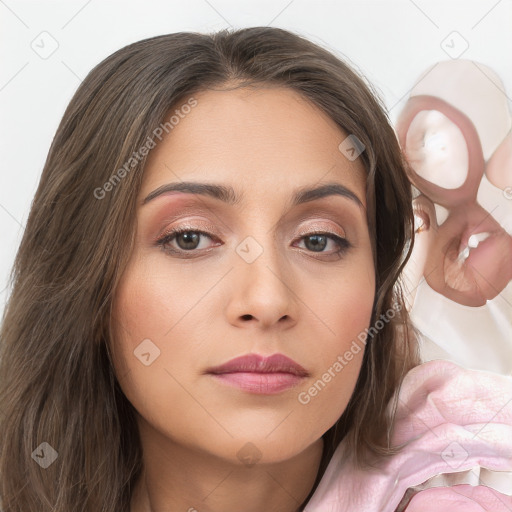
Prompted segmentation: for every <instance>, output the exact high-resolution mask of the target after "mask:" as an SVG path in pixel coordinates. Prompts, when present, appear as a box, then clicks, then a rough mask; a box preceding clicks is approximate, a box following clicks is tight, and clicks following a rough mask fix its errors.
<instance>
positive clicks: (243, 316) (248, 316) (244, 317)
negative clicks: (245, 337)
mask: <svg viewBox="0 0 512 512" xmlns="http://www.w3.org/2000/svg"><path fill="white" fill-rule="evenodd" d="M242 318H243V319H244V320H251V319H252V315H242Z"/></svg>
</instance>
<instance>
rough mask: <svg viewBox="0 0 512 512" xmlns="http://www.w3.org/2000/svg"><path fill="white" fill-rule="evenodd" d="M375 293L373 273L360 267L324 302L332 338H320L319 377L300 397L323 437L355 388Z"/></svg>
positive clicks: (335, 288)
mask: <svg viewBox="0 0 512 512" xmlns="http://www.w3.org/2000/svg"><path fill="white" fill-rule="evenodd" d="M356 270H357V272H356ZM374 293H375V290H374V274H373V270H372V269H368V267H366V268H365V267H364V266H360V267H359V268H357V269H354V272H352V273H347V275H346V278H345V279H343V280H342V282H341V283H340V282H336V285H335V286H334V285H333V288H332V289H331V290H329V293H328V294H327V295H328V296H329V297H330V300H325V299H321V301H320V303H321V304H322V307H323V311H324V314H323V315H322V320H323V321H324V323H325V324H326V325H327V326H328V327H329V329H328V332H329V333H330V335H329V334H327V335H324V336H322V337H321V338H319V342H318V345H317V351H318V354H319V357H318V364H317V365H316V367H315V375H314V377H315V378H314V379H312V380H311V381H310V382H309V383H308V387H304V388H302V389H301V392H300V394H299V396H298V401H299V403H300V404H302V405H303V406H304V407H306V408H309V409H310V411H309V415H310V417H314V418H315V419H316V420H317V422H318V423H317V425H316V427H315V430H316V433H317V435H322V434H323V433H324V432H325V431H326V430H328V429H329V428H330V427H331V426H332V425H333V424H334V423H335V422H336V421H337V420H338V418H339V417H340V416H341V415H342V413H343V411H344V410H345V408H346V406H347V404H348V402H349V400H350V397H351V395H352V392H353V390H354V388H355V385H356V382H357V378H358V376H359V372H360V370H361V364H362V360H363V355H364V349H365V336H366V332H367V330H368V329H369V327H370V325H369V324H370V321H371V314H372V308H373V299H374ZM324 332H325V329H324Z"/></svg>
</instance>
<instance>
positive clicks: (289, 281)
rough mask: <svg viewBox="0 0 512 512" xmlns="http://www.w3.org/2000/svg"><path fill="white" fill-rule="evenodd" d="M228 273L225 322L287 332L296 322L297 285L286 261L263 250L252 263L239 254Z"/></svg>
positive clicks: (266, 248)
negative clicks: (295, 288) (228, 293)
mask: <svg viewBox="0 0 512 512" xmlns="http://www.w3.org/2000/svg"><path fill="white" fill-rule="evenodd" d="M234 256H235V269H234V271H233V272H231V275H232V281H231V285H232V287H231V289H230V299H229V302H228V306H227V308H226V315H227V318H228V321H229V322H230V323H231V324H232V325H235V326H238V327H249V326H252V325H254V326H258V327H259V328H263V329H271V328H273V327H277V326H279V328H280V329H288V328H290V327H291V326H293V325H295V323H296V322H297V310H298V303H299V302H300V301H299V298H298V296H297V294H296V292H295V291H294V287H296V284H297V283H296V281H295V280H294V279H293V275H292V268H291V266H290V264H289V262H287V261H286V258H285V257H284V256H282V255H280V254H278V251H277V250H276V249H275V248H272V249H271V248H268V246H267V247H265V248H264V249H263V252H262V253H261V254H260V255H259V256H258V257H257V258H256V259H255V260H254V261H252V262H249V261H250V260H245V259H244V258H243V257H241V256H239V255H238V254H236V255H234Z"/></svg>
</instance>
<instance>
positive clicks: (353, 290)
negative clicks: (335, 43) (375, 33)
mask: <svg viewBox="0 0 512 512" xmlns="http://www.w3.org/2000/svg"><path fill="white" fill-rule="evenodd" d="M413 229H414V223H413V215H412V206H411V190H410V185H409V182H408V180H407V177H406V173H405V170H404V161H403V158H402V154H401V152H400V148H399V146H398V141H397V138H396V136H395V133H394V131H393V129H392V127H391V126H390V125H389V123H388V120H387V117H386V115H385V113H384V112H383V109H382V106H381V105H380V103H379V102H378V101H377V100H376V99H375V97H374V95H373V94H372V92H371V90H370V88H369V86H368V85H367V84H365V82H364V81H363V80H362V79H361V78H359V77H358V76H357V75H356V74H355V73H354V72H353V71H352V70H351V69H350V68H349V67H348V66H347V65H346V64H344V63H343V62H341V61H340V60H339V59H338V58H337V57H335V56H334V55H332V54H331V53H329V52H328V51H326V50H324V49H322V48H320V47H318V46H316V45H314V44H313V43H311V42H309V41H307V40H305V39H303V38H301V37H299V36H297V35H294V34H292V33H290V32H287V31H285V30H281V29H274V28H267V27H261V28H249V29H243V30H239V31H233V32H228V31H223V32H219V33H216V34H211V35H203V34H196V33H176V34H170V35H165V36H159V37H154V38H151V39H147V40H144V41H140V42H137V43H135V44H132V45H130V46H127V47H125V48H123V49H121V50H119V51H118V52H116V53H115V54H113V55H112V56H110V57H108V58H107V59H105V60H104V61H103V62H102V63H100V64H99V65H98V66H97V67H96V68H94V69H93V70H92V71H91V73H90V74H89V75H88V76H87V77H86V79H85V80H84V81H83V83H82V84H81V86H80V88H79V89H78V91H77V93H76V94H75V96H74V97H73V99H72V100H71V103H70V105H69V107H68V109H67V110H66V112H65V114H64V118H63V120H62V122H61V125H60V126H59V129H58V131H57V134H56V136H55V139H54V141H53V143H52V146H51V148H50V152H49V155H48V159H47V162H46V165H45V168H44V170H43V174H42V177H41V181H40V184H39V188H38V190H37V193H36V196H35V198H34V202H33V205H32V209H31V212H30V216H29V219H28V222H27V226H26V229H25V232H24V237H23V240H22V242H21V245H20V248H19V251H18V254H17V257H16V262H15V266H14V269H13V274H12V283H13V288H12V293H11V296H10V299H9V303H8V305H7V308H6V311H5V315H4V320H3V326H2V332H1V366H0V382H1V390H0V391H1V393H0V408H1V410H2V412H3V416H2V417H1V422H0V426H1V431H2V440H1V441H0V493H1V499H2V510H3V511H4V512H14V511H16V512H19V511H23V512H27V511H50V510H52V511H58V512H69V511H84V512H85V511H91V512H92V511H94V512H96V511H104V512H107V511H108V512H120V511H123V512H157V511H158V512H163V511H173V512H174V511H189V512H193V511H197V512H203V511H212V512H213V511H215V512H220V511H223V512H226V511H228V510H244V512H261V511H266V512H267V511H276V512H277V511H279V512H296V511H299V510H307V511H308V512H309V511H311V512H313V511H314V512H320V511H322V512H324V511H328V510H333V511H334V510H340V511H341V510H347V511H348V510H356V509H357V510H370V509H371V510H383V506H382V505H383V503H387V505H386V506H388V507H392V508H391V509H389V510H394V509H395V508H396V507H397V506H398V504H399V503H400V502H402V505H403V503H404V502H403V498H404V497H405V490H406V489H408V488H410V487H412V486H413V485H415V483H414V482H410V481H404V482H405V483H404V485H405V484H406V487H403V486H402V487H400V486H395V491H394V494H393V497H392V499H388V496H387V494H386V493H387V492H388V490H389V489H388V488H387V487H386V486H385V485H384V486H382V485H381V486H380V487H379V486H375V489H376V490H377V489H379V491H378V492H379V493H380V494H378V495H374V496H373V497H372V498H371V501H368V502H366V504H365V503H364V500H363V501H359V503H360V506H359V508H353V507H352V508H351V503H350V502H349V501H347V496H349V495H350V494H353V489H354V487H353V485H355V486H362V488H365V486H364V479H365V478H366V477H368V478H370V477H371V475H372V474H374V473H372V472H374V471H375V468H378V467H379V464H382V463H383V462H384V461H391V464H393V461H397V460H400V459H398V458H397V457H399V456H400V454H402V453H408V452H406V451H400V450H399V445H404V444H407V443H406V441H407V436H404V435H401V436H398V437H397V430H396V428H393V427H394V426H395V427H396V425H400V424H401V423H400V421H402V422H404V421H405V424H406V430H407V429H408V428H409V427H410V428H413V427H414V422H413V421H412V419H411V418H410V417H405V418H404V414H403V412H404V410H403V408H404V404H410V405H411V406H413V405H414V404H413V403H412V402H411V401H410V400H409V398H410V397H409V398H408V395H407V393H408V392H410V391H411V390H412V389H414V385H416V384H415V383H417V379H416V380H415V379H412V384H411V385H409V386H407V387H405V388H404V390H403V391H402V394H401V395H398V394H397V392H398V390H399V387H400V383H401V382H402V379H403V377H404V375H405V374H406V373H407V372H408V371H409V370H411V368H414V367H415V366H416V365H417V364H418V360H417V349H416V345H415V339H414V336H413V331H412V329H411V327H410V325H409V322H408V319H407V314H406V310H405V308H404V305H403V304H404V302H403V298H402V296H401V291H400V287H399V285H398V278H399V275H400V272H401V270H402V268H403V266H404V264H405V262H406V260H407V258H408V256H409V252H410V249H411V245H412V235H413ZM418 368H419V369H421V370H423V373H425V372H426V371H427V370H429V369H430V373H432V372H434V373H435V369H436V368H437V367H435V368H433V367H432V366H428V367H427V369H425V367H424V366H423V365H422V366H419V367H418ZM418 368H415V369H414V370H413V371H415V370H418ZM454 368H458V367H455V365H450V366H449V367H445V366H443V367H442V372H441V373H439V372H438V374H439V375H440V374H442V373H443V372H444V375H445V376H446V375H447V374H449V373H450V372H451V373H452V374H455V375H459V373H457V371H456V370H455V369H454ZM460 372H462V369H460ZM427 373H429V372H428V371H427ZM430 373H429V375H430ZM415 375H418V372H416V374H415ZM425 378H426V377H425ZM503 379H506V378H505V377H503ZM409 380H410V381H411V378H409ZM423 380H425V379H423ZM423 380H421V379H420V382H423ZM441 380H442V379H440V378H438V379H437V380H436V379H434V381H430V388H432V389H434V388H435V387H436V383H437V384H439V382H440V381H441ZM509 383H510V382H509V381H507V384H509ZM500 385H501V387H502V388H503V389H504V386H503V382H502V381H500ZM430 388H429V389H430ZM403 393H406V394H405V395H404V394H403ZM400 397H402V398H400ZM412 398H413V399H414V400H413V402H415V403H416V405H418V404H419V405H421V404H423V401H420V402H418V396H417V394H414V393H413V397H412ZM397 405H398V409H397ZM419 405H418V406H419ZM396 411H398V416H397V415H396V414H395V413H396ZM406 416H407V415H406ZM407 431H408V430H407ZM413 431H414V429H413ZM401 432H402V434H403V431H401ZM395 441H396V442H395ZM340 457H341V458H340ZM439 460H441V459H439ZM341 461H342V462H343V463H344V464H345V466H343V464H341ZM349 461H350V463H349ZM386 463H387V462H386ZM347 464H348V465H347ZM390 467H392V466H390ZM365 468H366V469H365ZM372 468H373V469H372ZM510 469H512V468H510ZM388 473H389V470H388V471H387V473H386V471H384V472H382V473H381V476H382V475H386V474H387V475H388V476H387V481H391V479H392V481H393V482H395V477H396V482H398V481H399V479H398V474H397V473H395V474H388ZM361 475H362V476H361ZM347 476H351V477H354V478H356V477H357V482H353V481H350V480H346V479H345V480H344V478H346V477H347ZM420 476H421V477H424V476H425V474H424V473H422V474H421V475H420ZM425 479H426V478H424V480H425ZM424 480H421V481H424ZM344 481H345V482H346V483H347V486H348V487H343V485H342V487H341V488H339V487H338V486H339V484H340V483H342V482H344ZM338 490H339V492H338ZM365 492H366V493H368V490H365ZM354 496H357V494H355V495H354ZM407 496H409V495H407ZM357 499H359V500H360V499H363V494H361V496H360V497H359V498H357ZM402 505H401V506H402ZM371 506H373V507H374V508H371ZM375 507H380V508H375Z"/></svg>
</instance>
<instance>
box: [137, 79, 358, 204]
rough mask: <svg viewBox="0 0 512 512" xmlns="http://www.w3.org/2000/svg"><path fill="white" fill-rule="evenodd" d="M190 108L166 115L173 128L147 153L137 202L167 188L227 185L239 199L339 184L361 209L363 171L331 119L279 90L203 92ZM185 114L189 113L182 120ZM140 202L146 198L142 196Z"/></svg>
mask: <svg viewBox="0 0 512 512" xmlns="http://www.w3.org/2000/svg"><path fill="white" fill-rule="evenodd" d="M193 98H194V99H195V106H194V107H193V108H186V109H185V108H184V109H183V110H181V109H180V105H185V104H186V103H187V101H188V100H189V99H190V98H185V99H184V100H183V101H182V103H178V104H177V105H175V106H174V107H173V109H172V110H171V112H169V113H168V115H167V116H166V119H169V118H170V116H172V115H174V117H173V120H174V122H173V126H172V129H170V130H169V133H168V135H166V136H165V137H164V138H163V139H162V141H161V142H158V144H157V145H156V147H155V148H154V149H153V150H152V151H151V153H150V154H149V157H148V161H147V163H146V168H145V173H144V182H143V188H142V191H141V195H144V194H147V193H149V192H150V191H151V190H153V189H154V188H155V187H158V186H160V185H162V184H163V183H168V182H170V181H180V180H184V181H185V180H187V181H189V180H196V181H204V179H205V178H206V179H208V180H209V181H218V182H222V183H232V184H233V187H234V188H235V189H237V190H239V191H240V192H241V194H240V195H241V196H242V197H245V196H246V193H245V192H244V191H245V190H246V189H249V190H250V192H251V193H252V194H251V195H254V194H257V192H258V191H260V192H261V193H262V194H264V195H266V196H271V195H273V194H272V193H273V192H275V193H278V192H279V191H284V190H286V189H289V188H294V189H295V188H297V187H301V186H311V185H313V184H315V183H316V184H319V183H321V182H324V181H329V182H333V181H337V182H339V183H341V184H342V185H344V186H346V187H347V188H350V189H351V190H352V191H354V192H355V193H356V195H357V196H358V197H359V199H360V200H361V202H362V203H363V205H366V202H365V201H366V199H365V187H366V172H365V169H364V165H363V163H362V161H361V159H360V158H357V159H355V160H352V161H351V160H349V159H348V158H347V157H346V156H345V154H344V153H343V152H342V151H340V149H339V145H340V144H341V143H342V142H343V141H344V140H345V139H346V138H347V136H348V134H347V133H345V132H344V131H343V130H342V129H341V128H340V127H339V126H338V125H337V124H336V123H335V121H334V120H333V119H331V118H330V117H329V116H328V115H327V114H325V113H324V112H323V111H322V110H321V109H319V108H318V107H317V106H316V105H314V104H312V103H311V102H310V101H308V100H307V99H306V98H304V97H303V96H302V95H301V94H299V93H298V92H296V91H294V90H291V89H288V88H283V87H258V88H239V89H233V90H225V89H222V90H220V89H219V90H207V91H202V92H200V93H197V94H194V95H193ZM185 112H187V113H185ZM144 197H145V196H144Z"/></svg>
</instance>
